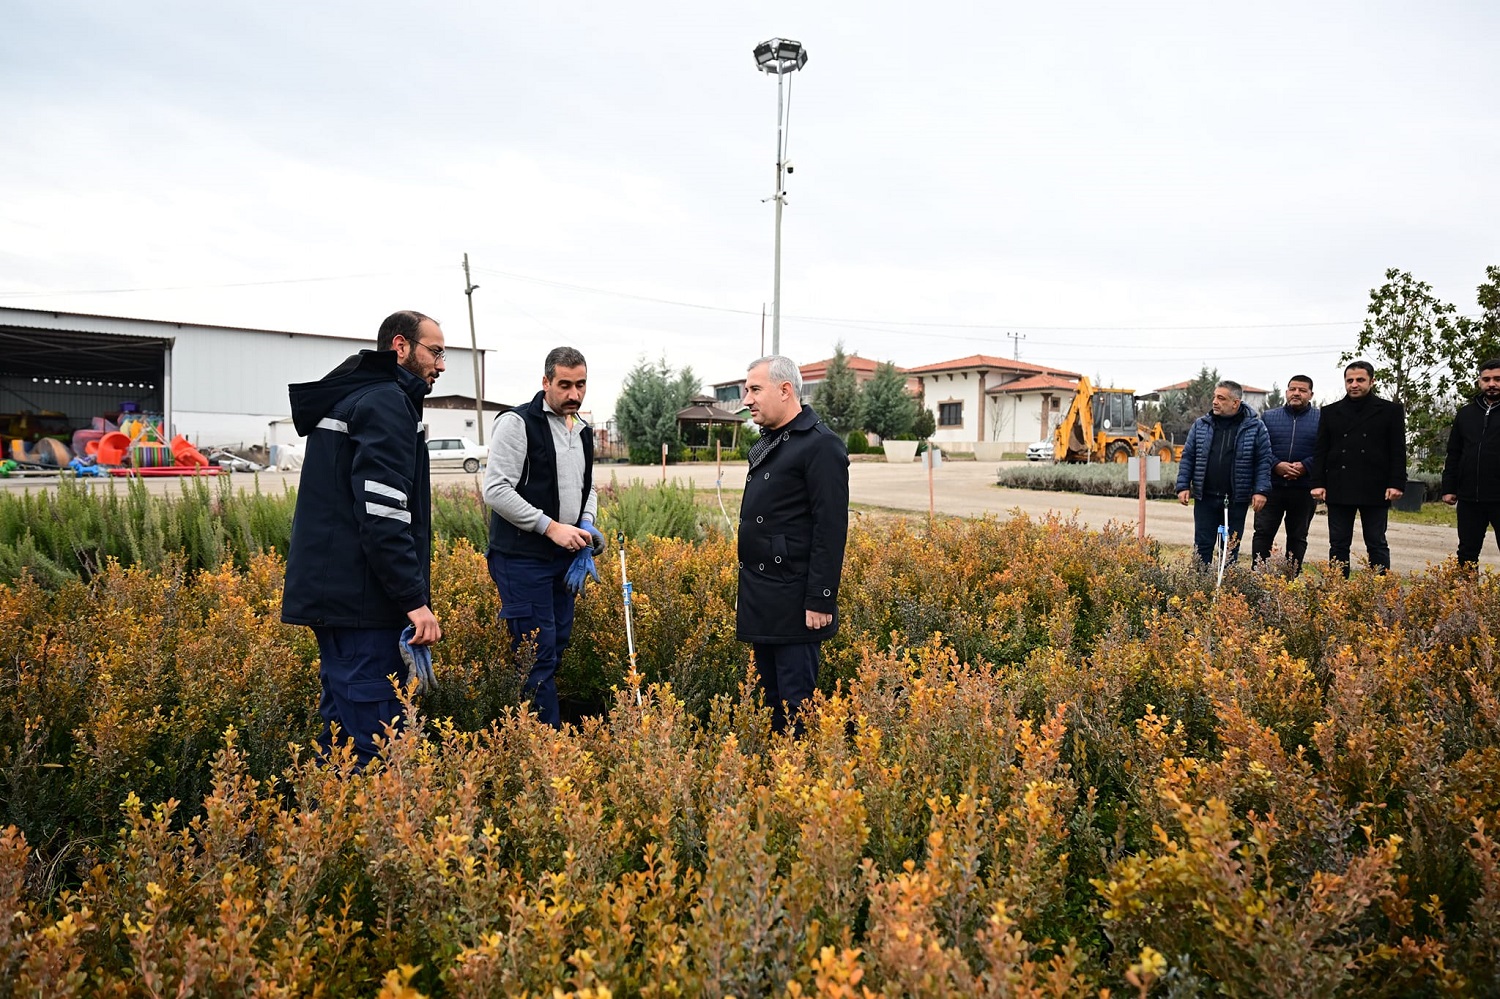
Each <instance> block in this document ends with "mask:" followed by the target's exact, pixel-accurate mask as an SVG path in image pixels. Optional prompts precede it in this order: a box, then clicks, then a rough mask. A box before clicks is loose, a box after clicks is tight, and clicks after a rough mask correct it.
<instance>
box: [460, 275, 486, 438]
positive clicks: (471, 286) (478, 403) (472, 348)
mask: <svg viewBox="0 0 1500 999" xmlns="http://www.w3.org/2000/svg"><path fill="white" fill-rule="evenodd" d="M478 290H479V285H477V284H475V283H474V282H472V281H470V280H469V255H468V254H467V253H465V254H464V295H466V296H467V297H468V299H469V356H470V357H472V358H473V359H474V426H475V428H476V429H477V430H478V431H479V443H481V444H483V443H484V391H483V389H481V388H480V385H479V338H478V337H477V336H476V335H475V333H474V292H476V291H478Z"/></svg>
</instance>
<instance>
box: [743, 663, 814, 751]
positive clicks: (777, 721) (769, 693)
mask: <svg viewBox="0 0 1500 999" xmlns="http://www.w3.org/2000/svg"><path fill="white" fill-rule="evenodd" d="M820 644H821V643H819V642H805V643H802V644H800V645H762V644H760V643H756V644H754V645H751V646H750V648H751V649H753V650H754V652H755V668H756V669H758V670H760V686H761V689H762V690H764V691H765V692H766V703H767V704H769V705H771V731H773V732H780V731H782V730H783V729H785V728H786V723H787V719H791V720H792V722H793V731H795V732H796V733H797V734H798V735H801V734H802V722H801V720H800V719H798V718H797V712H798V709H799V708H801V707H802V702H803V701H805V700H807V699H808V698H809V697H811V696H812V695H813V691H814V690H816V689H817V687H818V649H819V647H820Z"/></svg>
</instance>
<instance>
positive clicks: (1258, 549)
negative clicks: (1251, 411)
mask: <svg viewBox="0 0 1500 999" xmlns="http://www.w3.org/2000/svg"><path fill="white" fill-rule="evenodd" d="M1312 393H1313V383H1312V379H1311V378H1309V377H1308V376H1307V375H1293V376H1292V377H1291V378H1290V379H1288V380H1287V383H1286V405H1284V406H1277V407H1276V408H1275V409H1268V410H1266V411H1265V412H1264V413H1262V414H1260V419H1261V422H1262V423H1264V424H1265V425H1266V433H1267V434H1269V435H1270V437H1271V462H1272V464H1271V492H1270V495H1269V496H1268V497H1267V498H1266V505H1265V506H1264V507H1263V508H1261V509H1260V510H1258V511H1256V514H1255V538H1254V540H1253V541H1252V542H1251V544H1250V550H1251V552H1252V553H1253V554H1254V556H1255V564H1256V565H1260V564H1261V563H1262V562H1265V561H1266V560H1268V559H1269V558H1270V557H1271V544H1272V542H1274V541H1275V540H1276V532H1277V531H1279V530H1281V520H1282V518H1283V517H1285V518H1286V557H1287V560H1288V561H1289V562H1291V564H1292V574H1293V575H1296V574H1297V573H1299V572H1301V571H1302V560H1303V559H1304V558H1306V557H1307V530H1308V528H1309V527H1310V526H1311V525H1312V519H1313V514H1314V513H1315V512H1317V507H1318V501H1317V500H1315V499H1313V498H1312V485H1311V484H1310V483H1311V480H1312V470H1313V465H1314V464H1315V462H1314V461H1313V456H1314V452H1315V451H1316V450H1317V441H1318V418H1319V413H1318V408H1317V407H1316V406H1314V405H1313V404H1312Z"/></svg>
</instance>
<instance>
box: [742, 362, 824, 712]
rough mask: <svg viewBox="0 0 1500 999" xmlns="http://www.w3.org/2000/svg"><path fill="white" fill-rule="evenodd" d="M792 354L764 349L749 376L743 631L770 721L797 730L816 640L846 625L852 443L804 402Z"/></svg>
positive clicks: (813, 678) (812, 684) (812, 675)
mask: <svg viewBox="0 0 1500 999" xmlns="http://www.w3.org/2000/svg"><path fill="white" fill-rule="evenodd" d="M801 392H802V375H801V373H800V372H799V371H798V370H797V365H796V364H794V363H792V361H791V360H790V359H789V358H786V357H780V356H773V357H763V358H761V359H760V360H758V361H756V362H755V363H754V364H752V365H750V368H749V372H748V374H747V375H746V377H745V405H746V406H748V407H749V408H750V418H751V419H752V420H754V421H755V422H756V424H758V425H759V426H760V428H761V436H760V440H759V441H757V442H756V444H755V446H754V447H752V448H751V449H750V472H749V474H748V475H747V476H746V477H745V498H744V501H743V503H742V505H741V507H740V529H739V568H740V589H739V602H738V604H737V606H736V614H735V618H736V629H735V631H736V637H737V638H739V640H740V641H742V642H748V643H749V644H750V647H751V649H752V650H753V651H754V653H755V665H756V667H757V669H758V670H759V671H760V682H761V687H762V688H763V689H764V691H765V695H766V700H767V702H769V703H770V705H771V727H772V729H773V730H774V731H777V732H780V731H782V730H783V729H784V728H785V727H786V724H787V721H788V719H791V720H792V721H793V723H794V730H796V731H799V732H800V731H801V725H800V723H799V722H797V721H796V715H797V709H798V708H799V707H800V706H801V705H802V702H803V701H805V700H806V699H807V698H809V697H811V696H812V693H813V690H814V689H815V688H816V687H817V682H818V647H819V646H820V645H821V644H822V643H823V642H824V641H825V640H826V639H829V638H832V637H833V636H834V635H835V634H837V633H838V627H839V623H838V598H839V577H840V576H841V575H842V573H843V569H844V543H845V540H846V539H847V537H848V534H849V453H848V451H846V450H845V449H844V442H843V441H841V440H840V439H839V436H838V434H836V433H834V432H833V431H832V430H830V429H829V428H828V425H827V424H825V423H824V422H823V421H822V420H821V419H820V418H819V417H818V414H817V413H815V412H814V411H813V410H812V408H811V407H809V406H804V405H802V402H801V398H800V397H801Z"/></svg>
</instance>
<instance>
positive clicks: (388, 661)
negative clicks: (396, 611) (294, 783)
mask: <svg viewBox="0 0 1500 999" xmlns="http://www.w3.org/2000/svg"><path fill="white" fill-rule="evenodd" d="M313 634H314V635H316V636H317V639H318V652H319V654H320V655H321V656H322V665H321V667H320V668H319V671H318V675H319V678H320V679H321V680H322V681H323V694H322V696H321V697H320V698H319V700H318V714H320V715H322V716H323V731H322V734H320V735H319V736H318V745H319V747H321V749H322V751H323V754H324V755H325V756H326V755H328V753H329V751H330V750H331V749H332V747H333V742H334V736H333V727H334V726H335V725H337V726H338V729H339V741H344V740H351V741H353V743H354V753H355V755H356V756H357V757H358V758H359V766H360V768H361V769H363V768H364V766H365V764H367V763H369V762H370V761H371V760H372V759H374V758H375V756H376V754H377V752H378V750H377V749H376V746H375V736H377V735H383V734H384V733H385V726H386V725H390V726H391V727H392V728H400V727H401V724H402V722H403V721H404V717H403V715H402V710H403V709H402V707H401V701H400V700H399V699H398V698H397V697H396V689H395V687H393V686H391V680H390V678H391V677H392V676H395V677H396V682H397V683H404V682H405V680H406V663H405V662H404V661H403V660H402V658H401V649H400V642H401V629H400V628H322V627H319V628H313Z"/></svg>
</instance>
